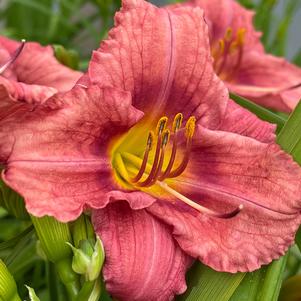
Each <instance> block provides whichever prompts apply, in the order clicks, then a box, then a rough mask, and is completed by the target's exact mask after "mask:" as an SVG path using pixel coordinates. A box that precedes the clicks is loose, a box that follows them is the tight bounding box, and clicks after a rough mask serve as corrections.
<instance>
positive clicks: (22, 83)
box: [0, 36, 82, 103]
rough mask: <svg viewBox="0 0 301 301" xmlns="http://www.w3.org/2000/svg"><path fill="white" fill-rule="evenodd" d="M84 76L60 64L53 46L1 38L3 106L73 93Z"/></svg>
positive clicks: (0, 63) (0, 85)
mask: <svg viewBox="0 0 301 301" xmlns="http://www.w3.org/2000/svg"><path fill="white" fill-rule="evenodd" d="M81 75H82V73H81V72H77V71H74V70H71V69H69V68H67V67H65V66H63V65H62V64H60V63H59V62H58V61H57V60H56V58H55V57H54V53H53V50H52V48H51V47H50V46H47V47H42V46H41V45H39V44H38V43H34V42H29V43H26V44H24V42H23V43H20V42H16V41H13V40H9V39H7V38H5V37H2V36H1V37H0V102H5V99H8V98H9V99H11V100H14V101H26V102H32V103H34V102H41V101H44V100H45V99H47V98H48V97H50V96H52V95H53V94H55V93H56V92H58V91H68V90H70V89H71V88H72V87H73V86H74V85H75V83H76V82H77V80H78V79H79V78H80V77H81Z"/></svg>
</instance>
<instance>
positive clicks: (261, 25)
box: [0, 0, 301, 301]
mask: <svg viewBox="0 0 301 301" xmlns="http://www.w3.org/2000/svg"><path fill="white" fill-rule="evenodd" d="M208 1H210V0H208ZM150 2H153V3H155V4H158V5H164V4H167V3H171V2H180V1H175V0H174V1H172V0H170V1H167V0H165V1H163V0H161V1H160V0H153V1H150ZM240 2H241V3H242V4H243V5H245V6H246V7H248V8H252V9H254V10H256V12H257V13H256V18H255V25H256V27H257V29H258V30H261V31H263V32H264V35H263V37H262V41H263V43H264V45H265V47H266V50H267V51H268V52H271V53H273V54H276V55H279V56H286V57H288V58H290V59H291V60H292V61H294V62H295V63H296V64H299V65H301V43H300V41H301V30H300V28H301V21H300V20H301V0H279V1H277V0H240ZM119 7H120V0H0V34H1V35H5V36H8V37H10V38H14V39H19V40H20V39H23V38H25V39H26V40H29V41H31V40H32V41H37V42H39V43H41V44H44V45H46V44H52V45H56V46H55V49H56V52H57V55H58V56H59V59H60V60H61V61H63V63H65V64H67V65H69V66H71V67H73V68H79V69H81V70H85V69H86V67H87V65H88V62H89V59H90V56H91V51H92V50H93V49H96V48H97V47H98V45H99V43H100V41H101V40H102V39H103V38H105V37H106V35H107V32H108V30H109V28H110V27H111V26H112V25H113V15H114V13H115V11H116V10H118V8H119ZM59 45H62V46H64V47H65V48H66V49H68V50H70V51H71V54H72V56H71V57H72V58H73V59H72V60H71V61H69V60H68V58H70V56H69V55H67V56H64V51H62V48H61V47H60V46H59ZM68 54H70V53H68ZM66 58H67V59H66ZM0 184H1V183H0ZM0 188H1V185H0ZM2 193H3V192H1V189H0V206H1V201H2V202H3V200H4V199H5V198H4V196H3V195H2ZM19 201H20V200H19ZM19 201H18V200H16V204H19ZM2 205H3V206H4V207H9V206H6V204H2ZM11 208H14V210H12V211H9V210H8V211H7V210H4V209H2V208H1V207H0V230H1V231H0V258H1V259H5V263H6V264H7V265H8V268H9V270H10V271H11V273H12V274H13V275H14V276H15V277H16V281H17V284H18V288H19V292H20V295H21V296H22V298H25V296H26V295H27V292H26V289H25V287H24V283H26V284H28V285H30V286H32V287H34V288H35V289H36V291H37V292H38V295H39V296H40V298H41V300H55V301H63V300H65V297H64V296H65V295H64V289H63V287H62V285H61V284H60V283H59V282H58V281H57V280H56V279H57V278H56V277H55V276H54V275H55V273H56V272H55V269H54V267H53V264H52V263H49V262H47V263H46V264H45V262H44V260H42V258H41V257H40V256H38V255H37V254H39V249H38V250H37V244H36V238H35V237H34V235H33V228H32V227H31V226H30V225H31V223H30V220H29V219H28V216H27V215H26V214H25V213H24V208H21V207H20V208H18V207H17V206H11ZM15 216H18V217H19V219H16V218H15ZM20 217H21V219H20ZM22 231H24V232H23V233H22ZM20 233H21V234H20ZM15 236H17V237H16V238H13V239H11V238H12V237H15ZM7 240H8V242H5V241H7ZM208 273H209V274H210V273H211V272H210V271H209V272H208ZM300 273H301V257H300V252H299V251H298V250H297V248H296V247H294V248H293V249H292V250H291V252H290V256H289V257H288V261H287V265H286V270H285V273H284V277H285V279H287V278H289V277H291V276H294V275H296V274H300ZM248 279H249V278H248ZM296 283H300V282H293V283H292V284H291V283H290V282H289V283H288V284H287V286H288V287H289V288H290V287H291V286H294V285H296ZM298 285H299V284H298ZM49 288H52V289H50V290H49ZM49 292H50V293H49ZM103 300H106V299H103ZM235 300H236V299H235ZM282 300H286V299H285V298H284V299H282ZM240 301H241V300H240Z"/></svg>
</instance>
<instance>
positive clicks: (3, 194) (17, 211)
mask: <svg viewBox="0 0 301 301" xmlns="http://www.w3.org/2000/svg"><path fill="white" fill-rule="evenodd" d="M0 206H3V207H4V208H5V209H6V210H7V211H8V212H9V213H10V214H12V215H14V216H15V217H17V218H19V219H28V218H29V215H28V213H27V211H26V209H25V204H24V200H23V198H22V197H21V196H20V195H19V194H18V193H16V192H15V191H13V190H12V189H10V188H9V187H8V186H7V185H6V184H5V183H4V182H3V181H2V180H1V179H0Z"/></svg>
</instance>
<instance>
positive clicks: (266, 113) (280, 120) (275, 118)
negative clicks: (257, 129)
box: [230, 93, 286, 130]
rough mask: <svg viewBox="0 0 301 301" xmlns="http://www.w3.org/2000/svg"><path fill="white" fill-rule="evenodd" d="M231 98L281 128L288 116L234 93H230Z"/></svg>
mask: <svg viewBox="0 0 301 301" xmlns="http://www.w3.org/2000/svg"><path fill="white" fill-rule="evenodd" d="M230 98H231V99H232V100H234V101H235V102H236V103H237V104H239V105H240V106H242V107H244V108H245V109H247V110H249V111H250V112H252V113H254V114H255V115H256V116H258V117H259V118H260V119H262V120H265V121H268V122H270V123H275V124H277V126H278V130H280V129H281V128H282V127H283V126H284V124H285V122H286V118H285V117H282V116H279V115H277V114H275V113H274V112H272V111H270V110H268V109H266V108H264V107H262V106H260V105H258V104H256V103H254V102H252V101H250V100H248V99H246V98H244V97H242V96H239V95H236V94H234V93H230Z"/></svg>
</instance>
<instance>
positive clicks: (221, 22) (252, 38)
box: [176, 0, 264, 52]
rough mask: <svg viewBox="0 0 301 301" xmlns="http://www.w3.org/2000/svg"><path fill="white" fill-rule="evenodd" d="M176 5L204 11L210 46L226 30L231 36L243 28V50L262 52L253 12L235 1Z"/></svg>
mask: <svg viewBox="0 0 301 301" xmlns="http://www.w3.org/2000/svg"><path fill="white" fill-rule="evenodd" d="M177 5H191V6H193V7H200V8H202V9H203V10H204V12H205V18H206V21H207V23H208V26H209V34H210V43H211V45H215V44H216V43H217V42H218V41H219V40H220V39H223V38H224V36H225V33H226V30H227V29H228V28H231V29H232V32H233V34H235V33H236V32H237V31H238V30H239V29H241V28H245V29H246V41H248V43H247V45H246V46H245V48H246V49H247V48H252V49H256V50H257V51H260V52H263V51H264V49H263V46H262V44H261V42H260V37H261V33H260V32H257V31H255V28H254V26H253V17H254V12H253V11H251V10H248V9H246V8H244V7H243V6H241V5H239V4H238V3H237V2H236V1H234V0H191V1H187V2H184V3H181V4H177ZM177 5H176V6H177Z"/></svg>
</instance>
